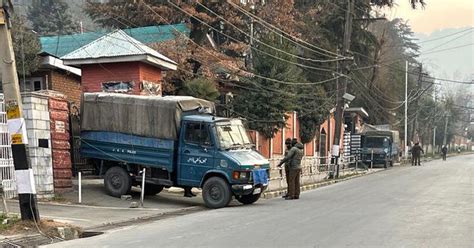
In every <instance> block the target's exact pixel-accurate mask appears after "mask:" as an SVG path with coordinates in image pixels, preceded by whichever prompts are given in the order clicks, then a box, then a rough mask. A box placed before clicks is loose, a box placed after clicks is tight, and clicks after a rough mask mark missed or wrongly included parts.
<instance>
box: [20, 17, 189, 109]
mask: <svg viewBox="0 0 474 248" xmlns="http://www.w3.org/2000/svg"><path fill="white" fill-rule="evenodd" d="M123 32H125V33H126V34H127V35H129V36H130V37H132V38H134V39H136V40H138V41H139V42H141V43H143V44H146V45H150V44H154V43H161V42H164V41H169V40H173V39H175V38H176V37H177V35H178V34H184V35H186V36H189V33H190V30H189V28H188V27H187V26H186V25H185V24H174V25H160V26H149V27H140V28H131V29H124V30H123ZM107 34H108V32H106V31H97V32H85V33H81V34H71V35H58V36H44V37H40V43H41V52H40V54H39V55H38V56H40V66H39V68H38V70H37V71H35V72H34V73H32V74H31V75H30V76H28V77H26V78H25V80H23V79H22V78H20V90H21V91H22V92H33V91H41V90H54V91H58V92H62V93H64V94H65V95H66V96H67V99H68V100H69V101H70V102H74V103H77V104H78V103H79V102H80V97H81V94H82V87H81V77H82V70H81V68H78V67H74V66H70V65H65V64H64V62H63V61H62V60H61V57H63V56H65V55H66V54H69V53H71V52H73V51H75V50H77V49H79V48H81V47H83V46H85V45H87V44H89V43H91V42H93V41H95V40H97V39H99V38H101V37H103V36H104V35H107Z"/></svg>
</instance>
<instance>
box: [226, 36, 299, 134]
mask: <svg viewBox="0 0 474 248" xmlns="http://www.w3.org/2000/svg"><path fill="white" fill-rule="evenodd" d="M262 40H264V41H265V42H266V43H269V44H274V45H275V46H277V47H278V48H279V49H282V50H284V51H287V52H295V51H294V49H292V47H291V45H290V44H288V43H287V42H281V43H280V39H279V36H277V35H272V34H269V35H267V36H266V38H264V39H262ZM259 49H261V51H264V52H265V53H271V54H274V55H275V56H277V57H280V58H284V59H286V60H288V61H294V60H295V59H294V57H291V56H288V55H285V54H282V53H281V52H275V51H274V50H271V49H270V48H267V47H263V46H262V47H259ZM265 53H262V52H259V51H255V52H254V59H253V65H254V67H253V70H252V72H253V73H255V74H258V75H259V77H255V76H254V77H247V78H244V79H242V83H243V84H244V85H245V86H243V87H242V88H241V90H239V91H238V92H237V93H236V94H235V95H236V96H235V100H234V102H233V109H234V110H235V113H234V114H235V115H236V116H239V117H243V118H246V119H247V120H248V122H249V127H250V129H253V130H257V131H259V132H260V133H262V134H263V135H264V136H266V137H267V138H272V137H274V136H275V134H276V133H277V131H278V130H279V129H280V130H281V128H283V127H285V124H286V119H287V118H288V117H287V116H286V114H287V113H288V112H289V111H292V110H294V109H295V104H296V101H295V99H296V97H298V96H297V95H296V94H295V93H296V88H297V86H296V85H291V84H286V83H280V82H276V81H274V80H268V79H266V78H271V79H276V80H280V81H287V82H304V81H305V79H304V77H303V72H302V70H301V69H300V68H298V67H297V66H295V65H291V64H287V63H284V62H282V61H281V60H278V59H275V58H273V57H270V56H268V55H266V54H265ZM263 77H265V78H263ZM244 87H245V88H244Z"/></svg>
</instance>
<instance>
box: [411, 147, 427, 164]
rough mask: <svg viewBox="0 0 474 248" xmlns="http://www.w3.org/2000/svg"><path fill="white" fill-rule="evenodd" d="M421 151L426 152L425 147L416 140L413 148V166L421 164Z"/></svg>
mask: <svg viewBox="0 0 474 248" xmlns="http://www.w3.org/2000/svg"><path fill="white" fill-rule="evenodd" d="M421 153H423V154H425V151H423V148H421V146H420V143H418V142H416V143H415V145H414V146H413V147H412V148H411V165H412V166H417V165H418V166H421V163H420V157H421Z"/></svg>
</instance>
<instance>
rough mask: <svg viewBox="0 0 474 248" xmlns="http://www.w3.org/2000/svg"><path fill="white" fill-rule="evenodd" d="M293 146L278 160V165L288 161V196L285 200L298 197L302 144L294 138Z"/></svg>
mask: <svg viewBox="0 0 474 248" xmlns="http://www.w3.org/2000/svg"><path fill="white" fill-rule="evenodd" d="M292 144H293V147H292V148H291V149H290V151H289V152H288V154H287V155H286V156H285V158H283V160H281V161H280V163H279V164H278V167H281V165H282V164H284V163H287V162H289V178H288V182H289V183H288V197H286V198H285V199H286V200H294V199H299V198H300V175H301V160H302V159H303V156H304V152H303V148H304V146H303V144H301V143H299V142H298V141H297V140H296V139H294V140H293V142H292Z"/></svg>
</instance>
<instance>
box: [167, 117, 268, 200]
mask: <svg viewBox="0 0 474 248" xmlns="http://www.w3.org/2000/svg"><path fill="white" fill-rule="evenodd" d="M252 148H253V144H252V143H251V141H250V139H249V137H248V135H247V131H246V129H245V127H244V126H243V124H242V122H241V121H240V120H238V119H228V118H221V117H215V116H211V115H190V116H185V117H183V118H182V122H181V131H180V138H179V144H178V155H179V156H178V160H177V165H178V168H177V181H176V184H177V185H180V186H191V187H197V188H202V189H203V197H204V201H205V202H206V204H208V205H227V204H228V203H229V201H230V199H229V198H230V197H231V196H232V195H233V196H235V197H236V199H237V200H239V201H241V202H242V203H246V204H250V203H253V202H255V201H257V200H258V198H259V197H260V195H261V193H262V192H263V191H264V190H265V189H266V187H267V186H268V176H269V168H270V165H269V162H268V160H267V159H265V158H264V157H263V156H262V155H260V154H259V153H258V152H256V151H255V150H254V149H252ZM263 173H264V174H263ZM228 194H230V195H229V196H228Z"/></svg>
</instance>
